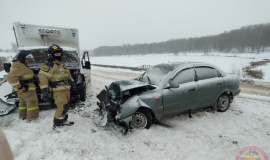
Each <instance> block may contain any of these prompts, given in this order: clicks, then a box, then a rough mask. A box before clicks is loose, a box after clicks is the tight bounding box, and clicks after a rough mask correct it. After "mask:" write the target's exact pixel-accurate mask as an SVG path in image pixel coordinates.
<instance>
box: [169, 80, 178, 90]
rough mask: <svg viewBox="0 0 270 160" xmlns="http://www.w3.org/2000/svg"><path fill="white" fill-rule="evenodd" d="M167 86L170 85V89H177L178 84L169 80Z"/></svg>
mask: <svg viewBox="0 0 270 160" xmlns="http://www.w3.org/2000/svg"><path fill="white" fill-rule="evenodd" d="M169 85H170V88H178V87H179V84H178V83H176V82H174V81H172V80H170V82H169Z"/></svg>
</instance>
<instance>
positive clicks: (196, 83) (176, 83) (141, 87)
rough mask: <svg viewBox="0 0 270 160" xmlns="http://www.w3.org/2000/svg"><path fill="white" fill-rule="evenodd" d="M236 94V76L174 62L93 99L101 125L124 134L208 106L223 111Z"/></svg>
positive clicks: (119, 83)
mask: <svg viewBox="0 0 270 160" xmlns="http://www.w3.org/2000/svg"><path fill="white" fill-rule="evenodd" d="M239 93H240V88H239V77H238V76H236V75H230V74H227V73H225V72H224V71H222V70H221V69H219V68H218V67H216V66H213V65H210V64H207V63H200V62H177V63H167V64H160V65H156V66H154V67H152V68H150V69H148V70H147V71H146V72H144V73H143V74H142V75H141V76H140V77H138V78H135V79H132V80H124V81H116V82H113V83H111V84H110V86H109V87H107V86H105V89H104V90H102V91H101V92H100V93H99V95H97V98H98V99H99V101H100V103H98V106H99V113H100V114H102V115H105V117H104V120H105V122H104V123H105V124H106V123H107V122H106V121H111V122H116V123H117V124H119V125H121V126H123V127H124V128H125V133H127V132H128V130H129V129H130V128H139V129H142V128H146V129H149V128H150V126H151V125H152V124H153V123H155V122H156V120H158V119H160V118H162V117H164V116H167V115H172V114H179V113H191V111H194V110H197V109H202V108H208V107H212V108H213V109H215V110H217V111H219V112H225V111H226V110H227V109H228V108H229V106H230V103H232V101H233V97H234V96H236V95H238V94H239ZM189 115H190V114H189ZM190 116H191V115H190Z"/></svg>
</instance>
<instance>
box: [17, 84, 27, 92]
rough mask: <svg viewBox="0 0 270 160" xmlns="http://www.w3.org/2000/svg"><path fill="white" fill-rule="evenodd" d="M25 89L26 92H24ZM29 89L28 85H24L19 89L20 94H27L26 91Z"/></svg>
mask: <svg viewBox="0 0 270 160" xmlns="http://www.w3.org/2000/svg"><path fill="white" fill-rule="evenodd" d="M23 88H24V90H22V89H23ZM28 88H29V86H28V85H22V86H21V87H20V88H19V91H20V92H26V91H28Z"/></svg>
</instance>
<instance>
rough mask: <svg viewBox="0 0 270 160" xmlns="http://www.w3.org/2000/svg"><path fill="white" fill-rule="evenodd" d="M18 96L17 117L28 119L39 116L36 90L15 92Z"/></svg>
mask: <svg viewBox="0 0 270 160" xmlns="http://www.w3.org/2000/svg"><path fill="white" fill-rule="evenodd" d="M17 95H18V98H19V117H20V118H27V119H29V120H32V119H36V118H38V117H39V108H38V98H37V94H36V91H26V92H24V93H23V92H17Z"/></svg>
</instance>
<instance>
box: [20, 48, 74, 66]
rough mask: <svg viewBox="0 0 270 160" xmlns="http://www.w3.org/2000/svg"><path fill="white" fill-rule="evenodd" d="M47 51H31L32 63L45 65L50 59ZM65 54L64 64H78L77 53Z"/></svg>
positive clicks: (69, 52)
mask: <svg viewBox="0 0 270 160" xmlns="http://www.w3.org/2000/svg"><path fill="white" fill-rule="evenodd" d="M47 50H48V49H36V50H30V53H31V54H32V55H33V59H31V61H30V63H45V62H46V61H47V60H48V59H49V57H48V51H47ZM63 53H64V54H63V57H62V60H61V62H62V63H66V62H78V60H77V58H76V57H75V56H74V54H75V55H77V53H76V51H65V50H64V51H63ZM16 57H17V56H16Z"/></svg>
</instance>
